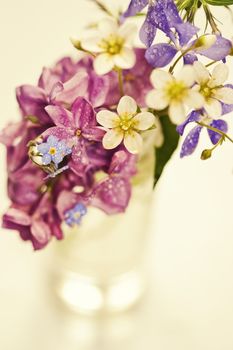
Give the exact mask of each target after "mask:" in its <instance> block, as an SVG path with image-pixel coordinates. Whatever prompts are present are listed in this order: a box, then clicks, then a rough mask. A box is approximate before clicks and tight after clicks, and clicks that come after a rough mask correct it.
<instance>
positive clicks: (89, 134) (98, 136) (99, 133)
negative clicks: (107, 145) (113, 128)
mask: <svg viewBox="0 0 233 350" xmlns="http://www.w3.org/2000/svg"><path fill="white" fill-rule="evenodd" d="M105 133H106V131H105V130H103V129H102V128H101V127H98V126H96V127H92V128H88V127H86V128H85V129H84V130H83V132H82V136H83V137H84V138H85V139H87V140H88V141H97V142H98V141H101V140H102V139H103V137H104V135H105Z"/></svg>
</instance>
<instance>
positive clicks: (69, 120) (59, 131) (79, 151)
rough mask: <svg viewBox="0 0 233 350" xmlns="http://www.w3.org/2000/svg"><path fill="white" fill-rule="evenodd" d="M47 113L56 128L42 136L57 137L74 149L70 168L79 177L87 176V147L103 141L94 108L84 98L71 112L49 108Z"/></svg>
mask: <svg viewBox="0 0 233 350" xmlns="http://www.w3.org/2000/svg"><path fill="white" fill-rule="evenodd" d="M46 111H47V113H48V115H49V116H50V118H51V119H52V120H53V122H54V124H55V125H56V126H54V127H51V128H49V129H47V130H46V131H45V132H44V133H43V134H42V135H41V136H42V138H46V137H48V136H51V135H52V136H55V137H56V138H58V139H59V140H63V141H64V142H66V144H67V145H68V146H70V147H73V148H72V159H71V162H70V163H69V166H70V168H71V169H72V170H73V171H75V172H76V173H77V175H79V176H85V173H86V170H87V168H88V165H89V159H88V156H87V149H86V148H87V147H86V145H87V144H88V143H89V142H93V141H96V142H99V141H101V140H102V138H103V135H104V130H103V129H102V128H100V127H99V126H97V122H96V118H95V112H94V110H93V108H92V106H91V105H90V104H89V103H88V102H87V101H86V100H85V99H84V98H82V97H78V98H77V99H76V100H75V102H74V103H73V105H72V107H71V111H68V110H66V109H65V108H63V107H61V106H48V107H46Z"/></svg>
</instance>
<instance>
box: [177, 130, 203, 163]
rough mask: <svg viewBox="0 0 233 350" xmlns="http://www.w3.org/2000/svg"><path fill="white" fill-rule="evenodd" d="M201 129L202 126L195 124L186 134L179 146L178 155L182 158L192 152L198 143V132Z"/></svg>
mask: <svg viewBox="0 0 233 350" xmlns="http://www.w3.org/2000/svg"><path fill="white" fill-rule="evenodd" d="M201 130H202V126H199V125H198V126H195V127H194V128H193V129H192V130H191V131H190V132H189V133H188V135H187V136H186V138H185V140H184V143H183V145H182V148H181V153H180V157H181V158H183V157H185V156H189V155H190V154H192V153H193V152H194V151H195V149H196V147H197V144H198V141H199V137H200V132H201Z"/></svg>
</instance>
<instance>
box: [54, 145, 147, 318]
mask: <svg viewBox="0 0 233 350" xmlns="http://www.w3.org/2000/svg"><path fill="white" fill-rule="evenodd" d="M152 149H153V148H152ZM153 172H154V154H153V152H150V153H146V154H144V155H143V156H142V158H141V160H140V161H139V163H138V174H137V175H136V176H135V177H134V178H133V188H132V197H131V200H130V203H129V206H128V208H127V210H126V212H125V213H123V214H116V215H112V216H108V215H106V214H105V213H103V212H102V211H101V210H99V209H96V208H88V214H87V215H86V216H85V217H84V219H83V221H82V224H81V226H80V227H77V228H74V229H72V230H69V231H67V232H65V239H64V240H63V241H61V242H59V243H57V244H56V246H55V252H54V256H53V266H54V271H53V277H54V280H53V287H54V288H55V292H56V294H57V295H58V297H59V298H60V299H61V300H62V301H63V303H65V304H66V305H67V306H68V307H69V308H71V309H72V310H74V311H77V312H79V313H87V314H93V313H101V312H115V311H123V310H126V309H128V308H129V307H131V306H132V305H134V304H135V303H136V302H137V301H138V300H139V299H140V297H141V296H142V294H143V292H144V289H145V273H144V270H143V256H144V250H145V246H146V244H145V243H146V241H147V236H148V223H149V221H150V211H151V210H150V209H151V201H152V193H153V192H152V189H153Z"/></svg>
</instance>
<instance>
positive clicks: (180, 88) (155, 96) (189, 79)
mask: <svg viewBox="0 0 233 350" xmlns="http://www.w3.org/2000/svg"><path fill="white" fill-rule="evenodd" d="M151 83H152V85H153V86H154V88H155V89H154V90H151V91H150V92H149V93H148V95H147V98H146V102H147V105H148V106H149V107H151V108H154V109H156V110H163V109H165V108H167V107H168V114H169V117H170V119H171V121H172V122H173V123H174V124H177V125H178V124H181V123H183V121H184V120H185V118H186V116H187V113H186V106H187V107H189V109H190V108H192V109H193V108H194V109H200V108H202V106H203V104H204V98H203V96H202V95H201V94H200V93H199V92H198V91H194V90H192V89H191V87H192V85H193V84H194V83H195V74H194V69H193V67H192V66H191V65H186V66H184V67H183V68H182V70H181V72H180V73H179V75H178V76H177V77H176V78H175V77H174V76H173V75H172V74H170V73H168V72H165V71H164V70H161V69H155V70H154V71H153V72H152V74H151Z"/></svg>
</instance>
